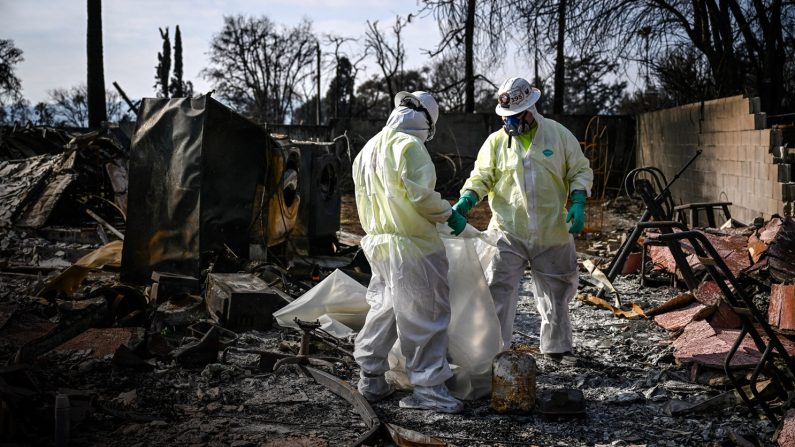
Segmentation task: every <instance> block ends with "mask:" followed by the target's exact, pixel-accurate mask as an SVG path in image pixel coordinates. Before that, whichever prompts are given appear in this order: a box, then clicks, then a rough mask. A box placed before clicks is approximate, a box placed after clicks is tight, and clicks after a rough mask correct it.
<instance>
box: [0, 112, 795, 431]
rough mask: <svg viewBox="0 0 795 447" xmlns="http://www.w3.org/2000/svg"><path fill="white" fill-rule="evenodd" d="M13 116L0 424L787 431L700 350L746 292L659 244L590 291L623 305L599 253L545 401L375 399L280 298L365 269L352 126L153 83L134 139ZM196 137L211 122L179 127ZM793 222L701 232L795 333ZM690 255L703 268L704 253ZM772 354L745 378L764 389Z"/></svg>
mask: <svg viewBox="0 0 795 447" xmlns="http://www.w3.org/2000/svg"><path fill="white" fill-rule="evenodd" d="M186 114H190V115H191V116H194V117H200V118H201V119H194V120H186V119H185V118H186ZM196 126H197V127H196ZM3 132H10V133H3V134H2V135H3V139H2V140H0V154H6V155H2V156H0V159H3V160H4V161H0V172H7V173H9V175H3V176H0V190H2V194H0V217H2V218H3V233H2V236H0V364H2V365H3V366H0V427H2V431H0V442H11V443H23V444H24V443H27V444H32V445H48V444H53V443H55V444H59V443H65V442H67V440H68V442H69V443H71V444H72V445H104V444H112V445H129V446H138V445H234V446H247V445H268V446H276V445H301V446H326V445H616V446H618V445H649V446H682V445H693V446H696V445H698V446H701V445H714V446H719V445H774V442H776V441H773V439H774V436H775V434H776V431H777V429H778V428H779V427H778V424H776V423H773V422H772V421H771V420H770V419H769V418H767V417H765V416H763V415H761V416H760V413H759V412H758V411H754V410H751V409H750V408H749V407H748V406H747V405H746V404H745V403H744V402H743V401H742V399H741V398H740V397H739V395H738V393H737V392H736V391H735V388H734V387H733V385H732V383H731V382H730V381H729V379H728V378H727V376H726V375H725V374H724V372H723V371H722V370H721V369H720V362H719V361H718V360H720V356H721V355H722V356H723V357H725V351H719V352H713V351H714V350H713V351H710V352H708V353H704V352H698V351H697V350H696V349H697V348H700V347H701V346H702V345H705V346H706V345H709V346H719V347H721V348H723V347H725V346H726V345H727V344H728V346H729V347H731V344H732V343H733V342H734V339H732V338H731V337H735V338H736V337H737V334H739V332H738V331H739V330H741V329H738V328H740V327H741V326H739V325H738V321H739V320H738V319H737V318H736V316H735V315H733V314H732V312H734V309H733V308H727V307H726V306H725V303H724V302H723V300H722V299H721V298H720V290H717V291H716V290H715V288H714V287H712V288H710V287H711V286H709V285H705V284H708V282H707V281H705V282H703V283H702V285H701V286H699V288H698V289H696V290H695V292H694V293H693V294H692V295H690V294H684V293H682V290H681V289H680V288H679V287H675V285H676V284H675V283H677V282H679V283H680V284H679V285H681V279H680V280H679V281H677V279H676V277H677V276H681V273H680V272H679V269H678V268H677V267H678V266H677V265H676V264H675V263H673V264H671V263H670V262H669V261H666V259H667V257H666V254H665V251H664V250H665V247H657V246H654V245H653V244H649V245H650V246H649V248H650V250H649V259H648V260H647V262H646V263H647V264H648V265H649V266H651V265H654V269H653V270H652V271H647V270H651V269H644V271H643V272H642V274H641V273H636V272H633V271H632V269H628V270H627V273H626V274H625V275H622V276H619V277H618V278H616V279H615V280H613V281H612V284H611V286H612V287H613V288H614V290H615V292H616V295H617V296H620V300H616V301H620V302H616V303H615V305H612V306H613V309H612V310H613V313H610V312H605V311H604V310H603V308H600V307H596V306H593V305H591V304H599V303H607V304H608V305H610V304H609V302H607V300H608V299H609V296H608V297H607V298H600V300H601V301H600V300H595V299H594V300H588V299H585V298H584V297H588V296H596V295H598V294H599V290H600V289H599V288H598V287H596V285H595V284H596V283H597V282H595V280H594V275H593V274H589V273H586V270H587V269H586V268H584V269H583V272H582V273H581V283H582V284H583V287H582V290H581V291H582V292H583V294H582V295H581V298H583V299H581V300H574V301H573V302H572V303H571V317H572V323H573V326H574V337H575V346H576V348H575V357H574V358H573V360H571V359H568V360H566V359H564V361H560V362H556V361H553V360H548V359H546V358H544V357H542V356H536V358H537V362H538V363H537V365H538V371H537V374H536V384H537V395H538V403H537V406H536V408H535V409H534V410H533V411H531V412H530V413H526V414H499V413H496V412H494V411H493V410H492V409H491V403H490V400H489V399H488V398H481V399H476V400H470V401H466V402H465V408H464V411H463V413H461V414H457V415H446V414H444V415H443V414H435V413H427V412H423V411H418V410H405V409H400V408H398V404H397V402H398V401H399V400H400V398H402V397H404V396H405V395H406V391H398V392H396V393H395V394H394V395H393V396H390V397H389V398H387V399H385V400H383V401H381V402H378V403H376V404H372V405H371V404H369V403H367V402H366V401H365V400H364V399H363V398H362V397H361V396H360V395H359V394H358V393H357V392H356V391H355V384H356V381H357V379H358V374H359V371H358V367H357V366H356V364H355V362H354V361H353V358H352V355H351V352H352V351H353V343H352V334H348V335H347V336H338V337H335V336H333V335H331V334H330V332H329V331H327V329H328V327H327V326H324V325H323V324H322V322H321V321H319V320H318V321H314V320H307V321H302V320H294V321H292V322H289V323H290V324H291V325H292V326H291V327H289V328H288V327H282V326H280V325H277V324H275V319H274V317H273V314H274V313H275V312H278V310H279V309H281V308H283V307H284V306H286V305H287V304H289V303H291V302H294V301H295V300H296V299H298V298H299V297H301V296H303V295H304V294H306V293H307V292H309V291H310V290H312V289H315V290H318V289H317V288H316V286H318V285H319V284H320V283H321V282H322V281H324V280H326V279H329V278H332V279H333V278H334V276H333V275H339V274H340V272H341V273H344V274H345V275H346V276H347V277H349V278H352V281H356V282H358V283H359V284H364V285H366V284H367V283H368V281H369V266H368V264H367V262H366V260H365V259H364V257H363V256H362V255H361V253H360V252H359V250H358V247H357V244H358V237H359V235H357V234H353V233H348V232H345V231H340V227H341V225H340V223H341V220H342V221H343V222H345V221H347V220H349V219H350V220H352V221H355V220H356V217H355V216H356V213H355V209H352V208H351V206H350V204H351V202H352V200H351V198H350V197H345V198H344V200H343V199H342V197H341V195H340V188H339V183H338V179H339V178H340V177H339V176H338V175H337V173H338V170H339V166H340V164H339V158H340V154H341V153H342V152H343V151H340V150H338V148H337V147H336V144H337V143H324V142H316V141H312V142H309V141H293V140H291V139H290V138H288V137H287V136H285V135H279V134H273V133H269V132H267V131H266V130H264V129H262V128H261V127H259V126H255V125H253V124H252V123H250V122H248V121H247V120H245V119H243V118H242V117H239V116H237V115H235V114H233V113H231V112H229V111H228V110H227V109H225V108H224V107H223V106H221V105H220V104H218V103H216V102H214V101H213V100H212V99H211V98H209V97H201V98H194V99H193V100H179V99H176V100H171V101H169V100H161V99H153V100H145V101H144V103H143V104H142V106H141V115H140V119H139V123H138V125H137V129H136V131H135V133H134V136H133V137H132V138H130V139H125V138H124V137H122V136H120V134H119V132H118V131H115V130H108V131H104V132H81V131H79V130H70V131H65V130H59V129H41V128H24V129H23V130H20V129H16V130H14V129H10V130H9V129H5V130H4V131H3ZM20 132H21V133H20ZM9 135H10V136H9ZM15 135H16V137H18V139H17V140H14V139H13V138H12V137H14V136H15ZM190 135H202V138H201V139H198V140H196V139H191V138H187V140H184V139H180V138H186V137H188V136H190ZM16 137H14V138H16ZM22 137H24V138H22ZM188 140H189V141H188ZM333 140H334V139H333V138H331V137H330V136H329V137H328V138H326V141H333ZM169 142H171V143H169ZM172 143H173V146H169V144H172ZM111 165H112V166H114V168H112V169H111V168H109V166H111ZM221 168H223V169H221ZM4 170H5V171H4ZM227 171H229V172H231V174H230V173H229V172H227ZM128 177H129V182H128V181H127V178H128ZM346 204H347V205H346ZM639 210H640V208H639V206H638V204H637V203H635V202H633V201H631V200H627V199H616V200H615V201H614V202H612V203H611V204H610V207H609V208H606V213H605V215H606V219H607V221H606V223H605V224H604V229H605V231H604V232H603V233H602V234H601V235H599V236H593V237H590V238H589V239H583V240H581V241H579V242H578V247H579V251H580V252H581V258H582V260H583V261H589V262H595V263H596V264H598V263H599V261H600V260H603V259H604V258H605V257H609V256H613V255H614V254H615V251H616V250H617V249H618V245H620V241H621V240H622V238H623V237H624V235H625V232H626V230H627V229H628V228H629V227H630V226H631V225H632V222H634V221H635V220H636V219H637V214H638V212H639ZM87 211H91V212H92V213H93V215H92V214H90V213H88V212H87ZM341 213H342V215H343V216H344V219H341V216H340V214H341ZM25 216H38V221H37V224H36V225H30V224H29V223H30V222H31V221H30V220H29V219H26V218H25ZM791 225H792V223H791V221H790V220H787V219H773V220H771V221H769V222H766V223H764V225H760V226H759V227H758V228H757V227H749V228H746V229H735V230H720V232H718V230H715V231H712V230H709V232H708V234H709V237H710V240H714V245H715V246H716V247H720V249H719V251H720V253H722V254H725V255H726V256H725V257H724V258H725V259H727V260H729V263H730V264H731V265H732V266H735V264H736V267H737V270H736V272H737V275H738V277H739V278H740V279H741V280H742V281H743V285H744V286H747V287H748V288H751V289H753V294H754V297H755V300H756V302H758V304H759V306H760V307H762V306H763V304H764V305H765V306H766V307H764V309H765V311H766V312H767V313H766V314H765V315H770V318H771V320H770V324H772V325H774V326H776V327H777V328H778V329H779V331H780V332H781V337H780V338H781V340H782V342H784V341H785V340H787V338H786V334H787V331H788V330H791V329H793V326H795V319H793V320H790V319H789V318H790V317H789V313H788V311H787V309H788V308H789V307H788V302H789V301H788V299H787V297H788V296H789V295H788V294H790V293H792V292H790V291H789V287H790V286H788V285H786V284H787V283H788V278H789V276H787V275H788V272H789V270H788V269H790V268H791V263H789V262H788V261H787V258H786V254H787V253H790V249H789V248H787V245H786V241H787V240H788V237H789V235H790V230H789V228H790V226H791ZM651 239H652V237H650V236H649V237H647V239H646V240H651ZM743 241H745V244H746V246H747V250H746V246H742V247H741V245H742V244H741V242H743ZM721 244H723V245H721ZM762 244H763V245H762ZM743 250H746V251H743ZM742 253H745V256H746V257H747V258H748V259H747V260H746V261H744V260H743V255H742ZM702 258H703V257H702ZM689 261H690V262H691V263H692V268H693V271H694V272H696V274H697V275H699V276H698V277H699V278H701V276H700V275H703V273H702V270H700V269H699V262H703V259H700V258H699V257H698V256H695V257H690V258H689ZM584 264H585V262H584ZM666 266H667V267H672V269H671V270H666ZM672 277H674V279H671V278H672ZM641 282H643V283H644V284H645V286H641ZM532 290H533V286H532V281H531V279H530V276H529V275H527V276H526V278H525V279H524V280H523V282H522V284H521V287H520V303H519V311H518V315H517V324H516V331H515V334H514V346H513V348H514V349H516V350H520V351H529V352H537V345H538V340H537V334H538V329H539V326H540V320H539V316H538V314H537V313H536V311H535V303H534V300H533V296H532ZM771 290H772V291H773V292H772V293H770V291H771ZM768 296H770V305H769V306H767V300H768ZM774 297H778V298H774ZM633 305H634V306H633ZM630 307H631V308H632V310H627V309H629V308H630ZM655 314H656V315H655ZM343 317H345V315H342V316H340V318H343ZM348 317H349V318H350V315H348ZM618 317H620V318H618ZM652 317H653V319H652ZM733 318H734V319H733ZM774 320H775V323H774ZM729 331H734V332H729ZM705 340H708V341H709V343H706V342H705ZM787 346H788V347H789V346H790V345H789V344H787ZM753 349H754V346H753V344H752V343H747V342H746V343H744V344H743V352H742V353H743V355H744V356H746V357H749V358H757V359H758V357H753V355H754V354H753ZM757 355H758V352H757ZM744 359H745V357H742V358H739V360H744ZM748 365H750V363H747V362H746V363H742V362H741V363H740V364H738V365H736V368H737V371H742V374H747V373H748V372H749V371H748V370H747V369H743V368H747V366H748ZM769 368H770V366H769V365H768V366H766V367H765V368H764V370H763V372H762V375H761V376H760V377H758V378H756V379H755V380H747V381H746V382H744V385H747V384H748V383H757V384H759V383H762V384H765V383H766V382H765V381H766V380H767V379H769V378H770V376H769V375H768V369H769ZM771 383H772V382H771ZM766 386H767V388H766V389H769V390H770V391H771V393H772V391H774V390H773V388H774V387H775V385H766ZM763 391H764V390H763ZM772 394H775V393H772ZM786 436H787V434H786V433H785V432H784V431H782V434H780V435H778V438H777V441H778V443H779V445H786V444H783V443H782V442H783V441H782V440H784V441H785V440H786V439H787V438H786ZM410 443H413V444H410ZM743 443H746V444H743Z"/></svg>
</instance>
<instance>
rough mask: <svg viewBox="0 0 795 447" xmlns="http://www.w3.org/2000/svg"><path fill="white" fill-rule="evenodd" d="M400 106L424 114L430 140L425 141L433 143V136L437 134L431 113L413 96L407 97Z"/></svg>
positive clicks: (401, 101)
mask: <svg viewBox="0 0 795 447" xmlns="http://www.w3.org/2000/svg"><path fill="white" fill-rule="evenodd" d="M400 106H401V107H406V108H409V109H411V110H415V111H417V112H422V113H424V114H425V120H426V121H428V138H427V139H426V140H425V141H431V140H432V139H433V135H434V134H435V133H436V126H434V125H433V119H431V112H429V111H428V109H426V108H425V106H423V105H422V103H420V102H419V101H417V100H416V99H415V98H412V97H411V96H406V97H405V98H403V99H401V100H400Z"/></svg>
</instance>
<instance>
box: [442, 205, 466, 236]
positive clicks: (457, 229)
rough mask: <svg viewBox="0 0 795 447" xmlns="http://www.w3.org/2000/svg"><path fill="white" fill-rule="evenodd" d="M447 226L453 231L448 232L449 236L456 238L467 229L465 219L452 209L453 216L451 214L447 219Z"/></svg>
mask: <svg viewBox="0 0 795 447" xmlns="http://www.w3.org/2000/svg"><path fill="white" fill-rule="evenodd" d="M447 225H448V226H449V227H450V228H452V230H453V231H451V232H450V234H452V235H454V236H458V235H459V234H461V232H462V231H464V228H466V227H467V218H466V217H464V216H462V215H461V213H459V212H458V211H456V210H455V209H453V214H451V215H450V218H449V219H447Z"/></svg>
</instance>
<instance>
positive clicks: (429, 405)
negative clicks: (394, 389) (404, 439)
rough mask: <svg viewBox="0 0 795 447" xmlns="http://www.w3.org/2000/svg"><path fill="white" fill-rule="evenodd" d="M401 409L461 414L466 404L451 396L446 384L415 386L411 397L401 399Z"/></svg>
mask: <svg viewBox="0 0 795 447" xmlns="http://www.w3.org/2000/svg"><path fill="white" fill-rule="evenodd" d="M400 408H418V409H422V410H431V411H437V412H440V413H460V412H461V410H462V409H463V408H464V404H463V403H461V401H460V400H458V399H456V398H455V397H453V396H452V395H451V394H450V391H448V389H447V387H446V386H445V385H444V384H441V385H435V386H418V385H415V386H414V393H413V394H412V395H411V396H408V397H404V398H403V399H400Z"/></svg>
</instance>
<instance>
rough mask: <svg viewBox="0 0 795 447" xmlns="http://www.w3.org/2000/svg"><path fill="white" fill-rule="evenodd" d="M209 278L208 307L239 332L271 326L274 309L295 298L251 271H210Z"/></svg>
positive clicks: (222, 321) (212, 314)
mask: <svg viewBox="0 0 795 447" xmlns="http://www.w3.org/2000/svg"><path fill="white" fill-rule="evenodd" d="M207 282H208V286H207V295H206V300H207V310H209V311H210V315H211V316H212V317H213V319H215V320H216V321H217V322H219V323H220V324H222V325H223V326H224V327H225V328H227V329H229V330H232V331H236V332H244V331H248V330H252V329H255V330H265V329H270V328H271V326H272V324H273V312H275V311H277V310H279V309H281V308H282V307H284V306H285V305H286V304H288V303H289V302H290V301H292V299H291V298H290V297H289V296H288V295H287V294H285V293H284V292H282V291H281V290H279V289H276V288H274V287H270V286H268V284H267V283H266V282H265V281H263V280H262V279H260V278H259V277H258V276H256V275H253V274H250V273H211V274H210V275H209V276H208V280H207Z"/></svg>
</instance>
